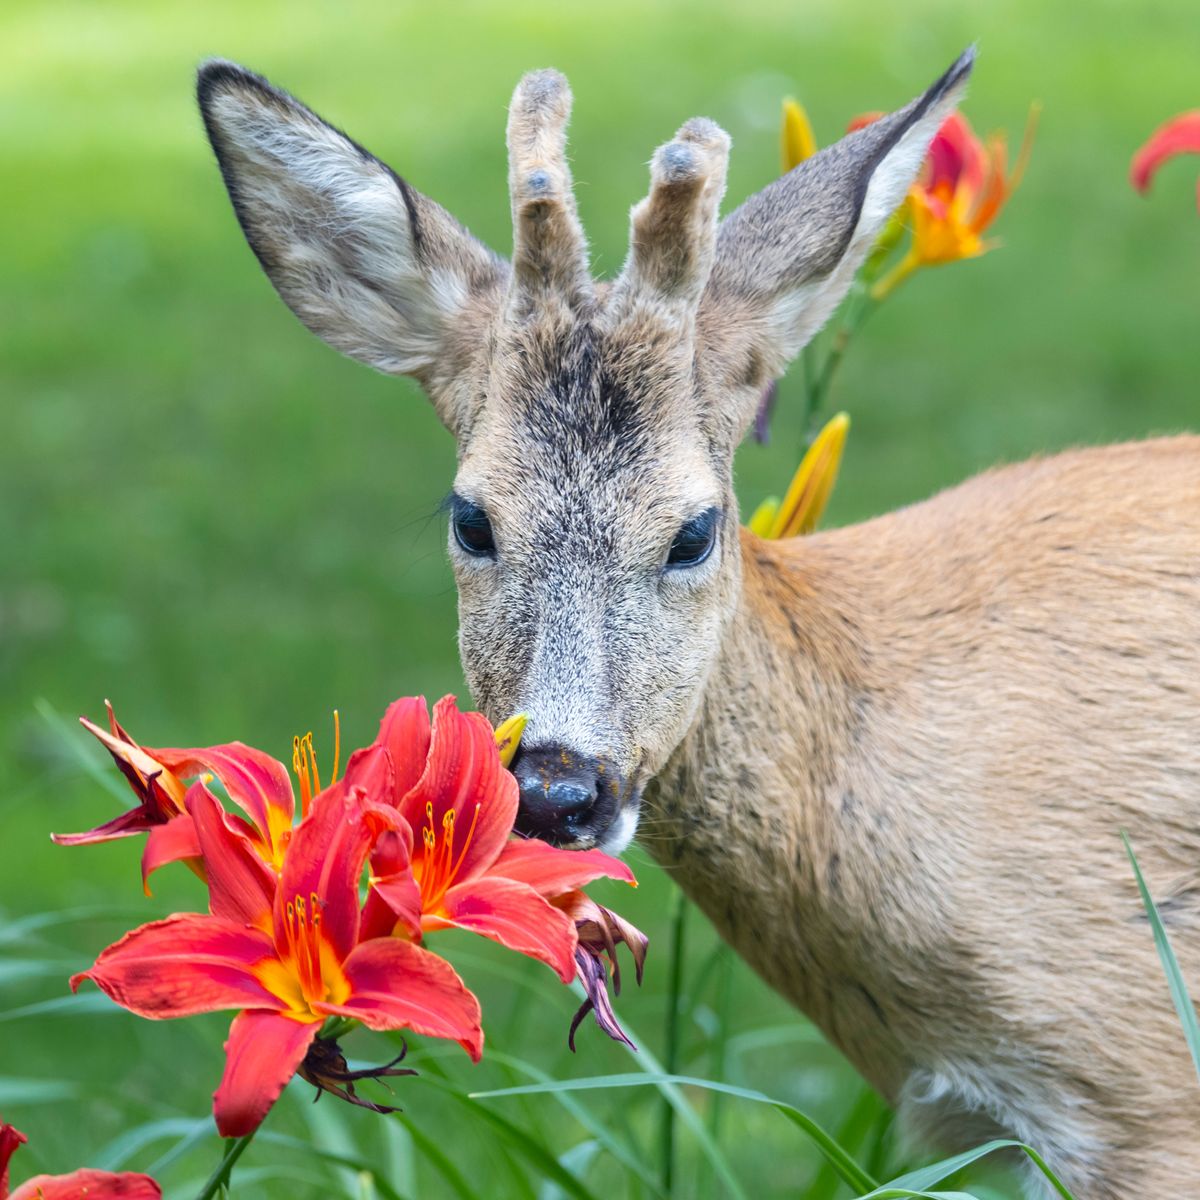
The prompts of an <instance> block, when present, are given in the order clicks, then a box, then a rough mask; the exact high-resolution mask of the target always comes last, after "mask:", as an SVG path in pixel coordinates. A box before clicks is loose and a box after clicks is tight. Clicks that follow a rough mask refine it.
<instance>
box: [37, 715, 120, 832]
mask: <svg viewBox="0 0 1200 1200" xmlns="http://www.w3.org/2000/svg"><path fill="white" fill-rule="evenodd" d="M33 707H34V708H35V709H36V710H37V714H38V716H39V717H41V718H42V720H43V721H45V722H46V724H47V725H49V726H50V728H51V730H52V731H53V732H54V735H55V737H56V738H57V740H58V741H59V743H60V744H61V745H62V746H63V747H64V748H65V749H66V750H68V751H70V755H71V757H72V758H73V759H74V760H75V762H76V763H78V765H79V766H80V767H81V768H82V769H83V771H84V773H85V774H86V775H88V776H90V777H91V779H92V780H93V781H94V782H96V783H98V784H99V785H100V786H101V787H102V788H104V790H105V791H106V792H109V793H111V794H112V795H113V796H114V797H115V798H116V799H117V800H119V801H120V802H121V807H122V808H132V807H133V805H134V804H135V803H136V800H135V798H134V795H133V793H132V792H131V791H130V790H129V788H128V787H127V786H126V785H125V783H124V782H123V781H122V780H121V779H120V778H119V776H118V775H117V774H116V773H114V771H113V769H112V760H111V759H110V758H109V757H108V755H106V754H102V753H97V752H95V751H93V750H92V749H91V746H94V745H95V744H96V743H95V741H94V740H93V739H92V736H91V735H90V734H87V733H84V732H83V731H82V729H81V727H80V726H79V725H76V724H75V723H74V722H73V721H68V720H67V718H66V717H64V716H63V715H62V714H61V713H60V712H59V711H58V710H57V709H56V708H55V707H54V705H52V704H51V703H50V701H49V700H44V699H38V700H35V701H34V702H33ZM89 743H90V744H89ZM106 764H107V765H106Z"/></svg>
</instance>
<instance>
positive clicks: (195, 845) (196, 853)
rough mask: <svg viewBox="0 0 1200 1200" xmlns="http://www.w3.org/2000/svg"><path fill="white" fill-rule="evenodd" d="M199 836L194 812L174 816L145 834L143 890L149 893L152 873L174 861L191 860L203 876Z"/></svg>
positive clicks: (189, 861)
mask: <svg viewBox="0 0 1200 1200" xmlns="http://www.w3.org/2000/svg"><path fill="white" fill-rule="evenodd" d="M202 857H203V855H202V853H201V850H200V839H199V838H198V837H197V836H196V826H195V825H194V824H193V822H192V818H191V815H190V814H188V813H184V814H183V815H182V816H178V817H172V818H171V819H170V820H169V821H168V822H167V823H166V824H165V825H155V826H154V827H153V828H152V829H151V830H150V831H149V834H148V836H147V837H146V845H145V848H144V849H143V850H142V891H143V892H145V893H146V895H147V896H149V895H150V876H151V875H153V874H154V872H155V871H157V870H158V869H159V868H160V867H165V866H167V865H168V864H170V863H173V862H188V863H192V864H194V865H195V866H196V868H197V873H198V874H201V875H203V869H202V868H201V859H202Z"/></svg>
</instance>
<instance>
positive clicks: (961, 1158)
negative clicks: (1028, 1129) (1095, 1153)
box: [862, 1138, 1075, 1200]
mask: <svg viewBox="0 0 1200 1200" xmlns="http://www.w3.org/2000/svg"><path fill="white" fill-rule="evenodd" d="M1007 1149H1012V1150H1020V1151H1021V1152H1022V1153H1024V1154H1026V1155H1028V1157H1029V1158H1030V1159H1031V1160H1032V1162H1033V1164H1034V1166H1036V1167H1037V1168H1038V1170H1040V1171H1041V1173H1042V1174H1043V1175H1044V1176H1045V1177H1046V1179H1047V1181H1048V1182H1049V1183H1050V1186H1051V1187H1053V1188H1054V1190H1055V1191H1056V1192H1057V1193H1058V1194H1059V1195H1060V1196H1061V1197H1063V1200H1075V1198H1074V1196H1072V1194H1071V1193H1070V1191H1068V1190H1067V1186H1066V1184H1064V1183H1063V1182H1062V1180H1061V1179H1059V1177H1058V1176H1057V1175H1055V1173H1054V1172H1053V1171H1052V1170H1051V1169H1050V1168H1049V1167H1048V1166H1047V1165H1046V1162H1045V1160H1044V1159H1043V1158H1042V1156H1041V1155H1040V1154H1039V1153H1038V1152H1037V1151H1036V1150H1035V1149H1034V1148H1033V1147H1032V1146H1027V1145H1026V1144H1025V1143H1024V1142H1015V1141H1012V1140H1011V1139H1008V1138H1001V1139H998V1140H996V1141H994V1142H987V1143H986V1144H985V1145H982V1146H977V1147H976V1148H975V1149H974V1150H966V1151H964V1152H963V1153H962V1154H956V1155H954V1156H953V1157H952V1158H944V1159H942V1160H941V1162H936V1163H931V1164H930V1165H929V1166H927V1167H921V1168H920V1169H919V1170H916V1171H909V1172H907V1173H906V1174H904V1175H899V1176H897V1177H896V1178H895V1179H890V1180H888V1182H887V1183H885V1184H882V1185H881V1186H879V1187H877V1188H876V1189H875V1190H874V1191H873V1192H869V1193H868V1194H867V1195H866V1196H864V1197H862V1200H890V1197H893V1196H909V1195H917V1196H923V1195H925V1194H926V1192H925V1189H927V1188H931V1187H934V1186H935V1185H936V1184H939V1183H941V1182H942V1180H944V1179H949V1178H950V1176H951V1175H953V1174H955V1172H957V1171H961V1170H962V1169H963V1168H964V1167H969V1166H970V1165H971V1164H972V1163H974V1162H978V1161H979V1160H980V1159H981V1158H986V1157H987V1156H988V1155H989V1154H995V1153H996V1151H997V1150H1007ZM945 1194H947V1195H954V1196H957V1195H960V1194H961V1193H945Z"/></svg>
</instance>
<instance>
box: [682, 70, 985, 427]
mask: <svg viewBox="0 0 1200 1200" xmlns="http://www.w3.org/2000/svg"><path fill="white" fill-rule="evenodd" d="M974 61H975V51H974V49H973V48H972V49H968V50H967V51H966V52H965V53H964V54H963V55H962V56H961V57H960V58H959V59H958V61H957V62H956V63H955V64H954V65H953V66H952V67H951V68H950V69H949V70H948V71H947V72H946V73H945V74H944V75H943V76H942V77H941V79H939V80H938V81H937V82H936V83H935V84H934V85H933V86H932V87H931V88H930V89H929V90H928V91H927V92H925V94H924V95H922V96H918V97H917V99H915V100H913V101H912V102H911V103H910V104H908V105H906V106H905V107H904V108H902V109H899V110H898V111H896V112H894V113H891V114H889V115H888V116H886V117H883V118H881V119H880V120H878V121H875V122H874V123H872V124H870V125H868V126H866V127H865V128H864V129H861V130H859V131H858V132H855V133H851V134H848V135H847V136H846V137H844V138H842V140H841V141H839V142H836V143H834V144H833V145H832V146H828V147H826V148H825V149H824V150H821V151H820V152H819V153H817V154H815V155H814V156H813V157H812V158H809V159H806V160H805V161H804V162H802V163H801V164H800V165H799V166H798V167H796V168H795V169H794V170H793V171H790V172H789V173H788V174H787V175H784V176H783V177H782V178H781V179H777V180H776V181H775V182H774V183H772V184H770V185H769V186H768V187H765V188H764V189H763V190H762V191H761V192H758V193H756V194H755V195H753V196H751V197H750V199H748V200H747V201H746V202H745V203H744V204H743V205H742V206H741V207H740V208H738V209H737V210H736V211H734V212H733V213H731V214H730V215H729V216H728V217H726V218H725V220H724V221H723V222H722V223H721V227H720V230H719V233H718V237H717V252H716V261H715V263H714V265H713V270H712V274H711V275H710V277H709V280H708V284H707V286H706V288H705V292H704V296H703V299H702V301H701V306H700V313H699V328H700V332H701V336H702V337H704V338H705V340H706V341H709V342H714V343H717V344H718V345H720V344H721V343H724V344H723V347H722V350H721V357H722V359H723V360H724V361H726V362H728V363H729V364H730V366H731V368H732V369H733V371H734V372H736V376H737V379H738V381H739V383H741V384H742V385H743V386H742V388H741V391H742V392H743V393H744V403H743V404H741V406H740V408H741V409H742V410H744V411H739V412H737V413H736V414H735V416H736V420H737V421H738V422H739V424H738V429H737V434H738V436H740V435H741V433H742V432H743V431H744V430H745V428H746V425H747V424H748V423H749V421H750V418H751V416H752V415H753V412H754V407H755V405H756V403H757V400H758V396H759V394H760V391H761V388H762V387H764V386H766V385H767V384H768V383H769V382H770V381H771V380H772V379H774V378H775V377H777V376H778V375H780V374H782V372H783V370H784V368H785V367H786V365H787V363H788V362H789V360H791V359H792V358H793V357H794V356H795V355H796V354H798V353H799V352H800V350H801V349H803V347H804V345H805V344H806V343H807V342H808V341H809V339H810V338H811V337H812V336H813V334H815V333H816V332H817V331H818V330H819V329H820V328H821V326H822V325H823V324H824V323H825V321H826V320H828V318H829V316H830V314H831V313H832V312H833V310H834V309H835V308H836V307H837V305H838V302H839V301H840V300H841V299H842V297H843V296H844V295H845V294H846V292H847V290H848V289H849V287H850V284H851V283H852V282H853V280H854V276H855V273H856V272H857V271H858V268H859V267H860V266H861V265H862V263H863V260H864V259H865V258H866V256H867V254H868V253H869V252H870V249H871V247H872V246H873V245H874V243H875V239H876V238H877V237H878V236H879V234H880V232H881V231H882V230H883V227H884V225H885V224H886V223H887V221H888V218H889V217H890V216H891V215H892V213H893V212H895V211H896V208H897V207H898V206H899V204H900V202H901V201H902V200H903V199H904V195H905V193H906V192H907V190H908V188H909V185H910V184H911V183H912V181H913V180H914V179H915V178H916V175H917V172H918V170H919V169H920V166H921V161H922V159H923V158H924V157H925V152H926V150H927V149H928V148H929V143H930V142H931V141H932V140H933V136H934V134H935V133H936V132H937V130H938V127H939V126H940V125H941V123H942V122H943V121H944V120H945V118H946V117H947V115H948V114H949V113H950V111H951V110H952V109H953V108H954V106H955V105H956V104H957V103H958V100H959V98H960V97H961V95H962V92H963V89H964V88H965V86H966V81H967V77H968V76H969V75H970V73H971V68H972V66H973V65H974ZM731 339H732V343H733V344H732V345H731V344H730V341H731Z"/></svg>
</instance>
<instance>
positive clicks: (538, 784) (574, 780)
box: [513, 746, 611, 844]
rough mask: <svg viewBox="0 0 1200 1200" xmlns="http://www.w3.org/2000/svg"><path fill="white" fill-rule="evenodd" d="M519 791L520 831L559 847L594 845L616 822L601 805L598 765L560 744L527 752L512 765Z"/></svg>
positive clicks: (519, 756)
mask: <svg viewBox="0 0 1200 1200" xmlns="http://www.w3.org/2000/svg"><path fill="white" fill-rule="evenodd" d="M513 774H514V775H515V776H516V777H517V787H518V788H519V790H520V806H519V808H518V810H517V822H516V830H517V832H518V833H520V834H524V835H525V836H526V837H535V838H541V839H542V841H546V842H552V843H555V844H563V843H572V842H581V841H592V840H594V839H595V838H596V837H598V836H599V835H600V834H601V833H602V832H603V831H604V827H605V825H606V824H607V821H608V820H609V819H610V818H611V814H609V815H608V816H607V817H606V816H605V813H604V808H605V806H604V805H603V804H602V803H601V795H602V791H603V789H602V786H601V784H602V776H601V774H600V770H599V763H598V762H597V761H596V760H595V759H592V758H588V757H587V756H585V755H579V754H575V753H573V752H572V751H570V750H565V749H563V748H562V747H561V746H545V747H537V748H529V749H525V748H522V750H521V751H520V754H519V755H518V757H517V761H516V762H515V763H514V764H513Z"/></svg>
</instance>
